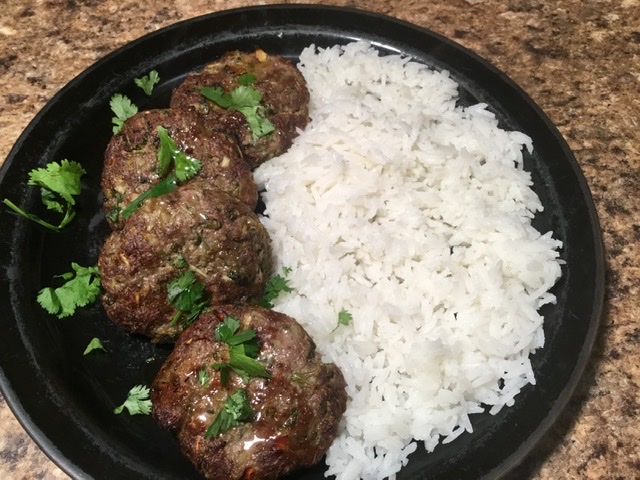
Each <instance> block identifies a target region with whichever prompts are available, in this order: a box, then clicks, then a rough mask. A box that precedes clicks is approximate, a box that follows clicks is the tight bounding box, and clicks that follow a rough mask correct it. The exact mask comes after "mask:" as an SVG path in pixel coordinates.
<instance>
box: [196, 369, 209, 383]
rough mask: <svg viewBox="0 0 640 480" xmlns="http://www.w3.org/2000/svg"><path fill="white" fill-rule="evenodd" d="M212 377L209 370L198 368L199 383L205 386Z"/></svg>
mask: <svg viewBox="0 0 640 480" xmlns="http://www.w3.org/2000/svg"><path fill="white" fill-rule="evenodd" d="M210 379H211V375H209V372H208V371H207V370H206V369H204V368H201V369H200V370H198V383H199V384H200V385H201V386H203V387H204V386H205V385H206V384H207V383H209V380H210Z"/></svg>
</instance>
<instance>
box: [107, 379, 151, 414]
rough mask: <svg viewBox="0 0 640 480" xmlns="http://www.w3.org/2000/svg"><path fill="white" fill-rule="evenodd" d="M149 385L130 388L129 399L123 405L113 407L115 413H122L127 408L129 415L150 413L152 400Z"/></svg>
mask: <svg viewBox="0 0 640 480" xmlns="http://www.w3.org/2000/svg"><path fill="white" fill-rule="evenodd" d="M149 392H150V390H149V387H146V386H144V385H136V386H135V387H133V388H131V390H129V393H128V394H127V399H126V400H125V401H124V403H123V404H122V405H120V406H119V407H116V408H114V409H113V413H115V414H116V415H117V414H120V413H122V411H123V410H124V409H125V408H126V409H127V411H128V412H129V415H149V414H150V413H151V400H150V399H149Z"/></svg>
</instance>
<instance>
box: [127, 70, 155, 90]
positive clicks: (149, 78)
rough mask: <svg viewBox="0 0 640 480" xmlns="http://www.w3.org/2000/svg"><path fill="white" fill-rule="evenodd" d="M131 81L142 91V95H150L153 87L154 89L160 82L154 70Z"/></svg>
mask: <svg viewBox="0 0 640 480" xmlns="http://www.w3.org/2000/svg"><path fill="white" fill-rule="evenodd" d="M133 81H134V83H135V84H136V85H137V86H138V87H140V88H141V89H142V90H143V91H144V93H146V94H147V95H151V93H152V92H153V87H155V86H156V85H157V84H158V82H159V81H160V76H159V75H158V72H157V71H156V70H151V71H150V72H149V74H148V75H145V76H144V77H141V78H134V79H133Z"/></svg>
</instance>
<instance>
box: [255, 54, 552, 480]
mask: <svg viewBox="0 0 640 480" xmlns="http://www.w3.org/2000/svg"><path fill="white" fill-rule="evenodd" d="M299 68H300V69H301V71H302V72H303V74H304V76H305V78H306V80H307V82H308V85H309V89H310V92H311V105H310V116H311V118H312V121H311V123H310V124H309V125H308V126H307V128H306V130H305V131H304V132H302V133H301V135H300V137H299V138H297V139H296V141H295V143H294V145H293V147H292V148H291V149H290V150H289V151H288V152H287V153H286V154H284V155H282V156H281V157H279V158H276V159H273V160H271V161H270V162H267V163H266V164H264V165H262V166H261V167H260V168H259V169H258V170H257V171H256V172H255V178H256V182H257V183H258V184H259V186H261V187H262V188H263V189H265V190H266V192H265V193H264V195H263V199H264V201H265V203H266V211H265V215H266V216H265V217H264V218H263V219H262V220H263V222H264V224H265V226H266V227H267V229H268V231H269V233H270V235H271V237H272V241H273V247H274V252H276V254H277V263H278V264H279V267H278V269H279V268H280V267H282V266H287V267H290V268H291V269H292V272H291V274H290V278H291V282H292V285H293V286H294V287H295V292H294V293H292V294H288V295H285V296H283V297H282V298H281V299H279V300H278V301H277V304H276V309H277V310H279V311H282V312H285V313H287V314H289V315H291V316H293V317H295V318H297V319H298V320H299V321H300V322H301V323H302V324H303V325H304V327H305V328H306V329H307V331H309V333H310V334H311V335H312V337H313V338H314V340H315V341H316V343H317V345H318V348H319V349H320V351H321V352H323V354H324V355H325V356H326V359H327V360H330V361H333V362H335V363H336V364H338V365H339V366H340V367H341V368H342V371H343V372H344V375H345V377H346V380H347V383H348V394H349V397H350V401H349V405H348V408H347V412H346V415H345V419H344V429H343V431H342V434H341V435H340V437H339V438H338V439H337V440H336V441H335V442H334V444H333V446H332V447H331V449H330V451H329V453H328V456H327V463H328V466H329V468H328V474H334V475H336V477H337V478H338V479H340V480H350V479H358V478H362V479H382V478H385V477H391V478H394V474H395V473H396V472H398V471H399V470H400V469H401V467H402V465H404V464H405V463H406V461H407V460H406V458H407V455H408V454H409V453H411V452H412V451H414V450H415V449H416V443H415V440H424V442H425V444H426V447H427V449H428V450H432V449H433V448H435V447H436V445H437V444H438V443H439V442H440V441H443V442H449V441H452V440H453V439H454V438H456V437H457V436H458V435H460V434H461V433H463V432H465V431H469V432H470V431H471V430H472V427H471V424H470V421H469V415H470V414H473V413H480V412H484V411H485V410H489V411H490V412H491V413H496V412H498V411H499V410H500V409H501V408H502V407H503V406H505V405H506V406H510V405H512V404H513V402H514V399H515V397H516V395H517V394H518V392H519V391H520V389H521V388H522V387H524V386H525V385H527V384H529V383H531V384H534V383H535V378H534V375H533V371H532V368H531V364H530V361H529V355H530V354H531V353H532V352H533V351H535V350H536V349H538V348H540V347H542V346H543V344H544V334H543V330H542V323H543V318H542V317H541V316H540V315H539V314H538V309H539V308H540V306H541V305H543V304H545V303H549V302H554V301H555V298H554V296H553V295H552V294H550V293H548V290H549V288H550V287H551V286H553V284H554V283H555V282H556V280H557V279H558V278H559V276H560V274H561V261H560V260H559V258H558V257H559V255H558V251H557V250H558V249H559V248H560V247H561V242H559V241H557V240H555V239H553V237H552V234H551V233H545V234H543V235H541V234H540V233H539V232H538V231H536V230H535V229H534V228H533V227H532V226H531V219H532V218H533V216H534V215H535V213H536V212H539V211H541V210H542V205H541V203H540V200H539V199H538V197H537V195H536V194H535V193H534V192H533V190H532V189H531V186H532V182H531V176H530V174H529V173H528V172H526V171H525V170H524V169H523V149H527V150H529V151H531V150H532V148H533V146H532V144H531V140H530V139H529V138H528V137H527V136H526V135H524V134H522V133H519V132H509V131H505V130H502V129H500V128H498V121H497V119H496V117H495V116H494V114H493V113H491V112H490V110H489V109H488V108H487V106H486V105H474V106H471V107H462V106H459V105H457V100H458V86H457V84H456V83H455V82H454V81H453V80H452V79H451V77H450V76H449V74H448V73H447V72H443V71H434V70H432V69H430V68H428V67H426V66H424V65H421V64H419V63H417V62H413V61H410V60H409V59H408V58H404V57H401V56H397V55H390V56H380V55H379V54H378V52H377V51H376V50H375V49H374V48H373V47H372V46H370V45H368V44H366V43H364V42H354V43H351V44H349V45H346V46H344V47H339V46H336V47H333V48H329V49H316V48H315V47H313V46H312V47H309V48H307V49H305V50H304V52H303V53H302V55H301V63H300V66H299ZM343 309H344V310H347V311H349V312H350V313H351V314H352V315H353V320H352V322H351V324H349V325H339V326H338V313H339V312H340V311H341V310H343Z"/></svg>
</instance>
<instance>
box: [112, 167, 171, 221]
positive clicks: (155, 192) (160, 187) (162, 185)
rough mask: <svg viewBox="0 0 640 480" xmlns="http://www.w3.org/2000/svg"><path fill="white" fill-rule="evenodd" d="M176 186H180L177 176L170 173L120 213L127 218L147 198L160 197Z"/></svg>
mask: <svg viewBox="0 0 640 480" xmlns="http://www.w3.org/2000/svg"><path fill="white" fill-rule="evenodd" d="M176 188H178V181H177V179H176V176H175V175H174V174H170V175H168V176H167V178H165V179H164V180H162V181H161V182H159V183H156V184H155V185H154V186H153V187H151V188H150V189H149V190H145V191H144V192H142V193H141V194H140V195H138V196H137V197H136V198H135V199H134V200H133V201H132V202H131V203H130V204H129V205H127V208H125V209H124V210H122V212H120V215H121V216H122V218H124V219H125V220H126V219H127V218H129V217H130V216H131V214H132V213H133V212H135V211H136V210H137V209H138V207H139V206H140V204H141V203H142V202H143V201H144V200H146V199H147V198H154V197H159V196H160V195H164V194H166V193H170V192H173V191H174V190H175V189H176Z"/></svg>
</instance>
